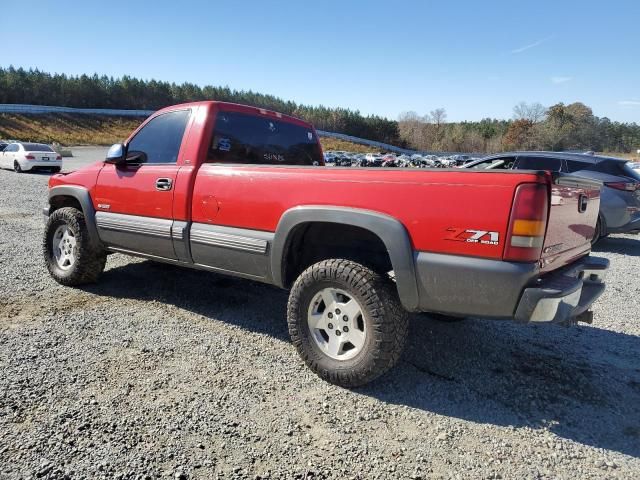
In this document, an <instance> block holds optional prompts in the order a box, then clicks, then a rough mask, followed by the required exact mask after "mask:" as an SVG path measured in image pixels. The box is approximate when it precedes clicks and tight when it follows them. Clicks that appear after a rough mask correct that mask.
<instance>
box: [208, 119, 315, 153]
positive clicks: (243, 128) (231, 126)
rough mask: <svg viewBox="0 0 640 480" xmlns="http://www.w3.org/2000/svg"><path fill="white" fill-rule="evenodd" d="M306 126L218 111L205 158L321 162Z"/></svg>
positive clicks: (313, 137)
mask: <svg viewBox="0 0 640 480" xmlns="http://www.w3.org/2000/svg"><path fill="white" fill-rule="evenodd" d="M320 151H321V150H320V146H319V145H318V139H317V138H316V135H315V133H314V132H313V130H311V129H310V128H307V127H304V126H301V125H297V124H294V123H289V122H286V121H282V120H277V119H274V118H271V117H266V116H257V115H251V114H246V113H238V112H224V111H221V112H218V115H217V117H216V122H215V126H214V129H213V135H212V139H211V145H210V147H209V154H208V156H207V161H208V162H210V163H211V162H224V163H250V164H269V165H322V164H323V159H322V156H321V154H320Z"/></svg>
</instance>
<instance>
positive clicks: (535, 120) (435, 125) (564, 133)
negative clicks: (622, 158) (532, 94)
mask: <svg viewBox="0 0 640 480" xmlns="http://www.w3.org/2000/svg"><path fill="white" fill-rule="evenodd" d="M398 126H399V130H400V138H401V139H402V140H403V141H404V142H405V143H407V144H409V145H411V146H413V147H414V148H416V149H418V150H427V151H452V152H454V151H460V152H500V151H507V150H554V151H561V150H593V151H597V152H602V151H604V152H624V153H629V152H631V151H635V150H636V149H638V148H640V125H638V124H636V123H622V122H614V121H611V120H610V119H608V118H606V117H602V118H601V117H597V116H595V115H594V114H593V111H592V110H591V108H590V107H588V106H587V105H585V104H583V103H580V102H575V103H571V104H568V105H565V104H563V103H557V104H555V105H552V106H550V107H548V108H547V107H544V106H543V105H541V104H540V103H531V104H529V103H525V102H521V103H519V104H518V105H516V106H515V107H514V109H513V118H512V119H511V120H495V119H491V118H485V119H483V120H480V121H479V122H457V123H447V122H446V111H445V110H444V109H436V110H433V111H431V112H430V113H428V114H426V115H422V116H421V115H418V114H417V113H416V112H405V113H402V114H400V117H399V119H398Z"/></svg>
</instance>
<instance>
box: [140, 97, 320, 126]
mask: <svg viewBox="0 0 640 480" xmlns="http://www.w3.org/2000/svg"><path fill="white" fill-rule="evenodd" d="M199 106H206V107H207V108H209V109H214V108H215V109H218V110H224V111H231V112H240V113H249V114H254V115H267V116H271V117H275V118H278V119H284V120H287V121H289V122H291V123H297V124H299V125H302V126H305V127H311V128H313V125H312V124H311V123H310V122H307V121H306V120H303V119H301V118H298V117H293V116H291V115H286V114H284V113H280V112H276V111H274V110H269V109H266V108H262V107H254V106H251V105H242V104H240V103H232V102H221V101H218V100H205V101H201V102H188V103H180V104H177V105H170V106H168V107H164V108H162V109H160V110H158V111H157V112H154V113H153V115H158V114H159V113H163V112H169V111H172V110H176V109H180V108H185V107H199Z"/></svg>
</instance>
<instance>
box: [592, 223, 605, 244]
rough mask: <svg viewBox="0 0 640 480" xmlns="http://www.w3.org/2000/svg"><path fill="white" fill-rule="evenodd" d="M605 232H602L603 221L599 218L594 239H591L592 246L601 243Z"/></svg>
mask: <svg viewBox="0 0 640 480" xmlns="http://www.w3.org/2000/svg"><path fill="white" fill-rule="evenodd" d="M604 236H605V235H604V232H603V231H602V220H601V219H600V217H598V221H597V222H596V228H595V231H594V232H593V237H592V238H591V246H594V245H595V244H596V243H598V242H599V241H600V239H601V238H602V237H604Z"/></svg>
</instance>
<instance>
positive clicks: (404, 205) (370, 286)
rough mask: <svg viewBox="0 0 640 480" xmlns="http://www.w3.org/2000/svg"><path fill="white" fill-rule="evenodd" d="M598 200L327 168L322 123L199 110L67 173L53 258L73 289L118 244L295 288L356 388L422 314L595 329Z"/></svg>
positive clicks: (474, 181)
mask: <svg viewBox="0 0 640 480" xmlns="http://www.w3.org/2000/svg"><path fill="white" fill-rule="evenodd" d="M599 201H600V183H598V182H596V181H593V180H588V179H583V178H580V177H575V176H571V175H568V174H561V173H551V172H548V171H527V170H515V171H513V170H512V171H491V170H488V171H474V170H468V169H450V170H447V169H420V170H418V169H397V168H394V169H384V168H377V169H369V168H360V169H354V168H341V167H328V166H325V165H324V159H323V154H322V149H321V147H320V143H319V141H318V136H317V134H316V132H315V130H314V128H313V126H312V125H310V124H309V123H307V122H304V121H301V120H299V119H296V118H293V117H289V116H286V115H282V114H280V113H276V112H271V111H268V110H264V109H260V108H254V107H248V106H241V105H235V104H229V103H223V102H198V103H190V104H184V105H178V106H174V107H169V108H166V109H163V110H160V111H158V112H156V113H154V114H153V115H152V116H151V117H149V118H148V119H147V120H145V121H144V123H142V125H140V127H139V128H138V129H137V130H135V131H134V132H133V133H132V134H131V136H130V137H129V138H128V139H127V140H126V141H125V142H124V143H123V144H116V145H114V146H112V147H111V148H110V149H109V151H108V154H107V157H106V159H105V160H104V161H100V162H97V163H95V164H93V165H90V166H87V167H85V168H83V169H81V170H78V171H76V172H73V173H69V174H58V175H54V176H52V177H51V179H50V181H49V199H48V203H47V206H46V207H45V209H44V215H45V220H46V229H45V233H44V242H43V251H44V258H45V261H46V265H47V267H48V270H49V272H50V274H51V276H52V277H53V278H54V279H55V280H56V281H58V282H59V283H61V284H63V285H68V286H75V285H81V284H84V283H88V282H95V281H97V280H98V277H99V276H100V274H101V273H102V271H103V269H104V267H105V262H106V258H107V254H108V253H113V252H118V253H122V254H127V255H133V256H138V257H144V258H147V259H150V260H154V261H159V262H167V263H171V264H174V265H180V266H184V267H189V268H195V269H200V270H207V271H211V272H217V273H222V274H228V275H235V276H239V277H244V278H246V279H250V280H254V281H259V282H265V283H268V284H273V285H276V286H278V287H281V288H283V289H288V290H290V294H289V302H288V306H287V320H288V328H289V332H290V336H291V339H292V341H293V344H294V345H295V347H296V349H297V350H298V352H299V354H300V356H301V357H302V359H303V360H304V362H305V363H306V364H307V365H308V366H309V367H310V368H311V369H312V370H313V371H314V372H315V373H316V374H318V375H319V376H320V377H321V378H323V379H325V380H327V381H329V382H332V383H335V384H338V385H342V386H346V387H355V386H358V385H362V384H365V383H367V382H369V381H371V380H373V379H374V378H376V377H377V376H379V375H381V374H382V373H383V372H385V371H387V370H388V369H389V368H391V367H392V366H393V365H394V364H395V363H396V361H397V360H398V358H399V356H400V354H401V352H402V349H403V344H404V342H405V338H406V336H407V326H408V316H409V315H408V313H409V312H433V313H437V314H441V315H449V316H453V317H456V316H457V317H464V316H479V317H490V318H496V319H514V320H516V321H518V322H522V323H529V322H536V323H540V322H548V323H562V324H573V323H576V322H577V321H587V322H590V321H591V316H592V314H591V311H590V310H589V307H590V305H591V304H592V303H593V302H594V301H595V300H596V299H597V298H598V296H599V295H600V294H601V293H602V291H603V289H604V282H603V279H604V274H605V272H606V270H607V268H608V261H607V260H606V259H599V258H593V257H591V256H590V255H589V253H590V247H591V243H590V240H591V238H592V237H593V234H594V229H595V226H596V221H597V218H598V209H599ZM149 281H153V279H149ZM211 301H212V302H213V301H215V296H212V298H211Z"/></svg>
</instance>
